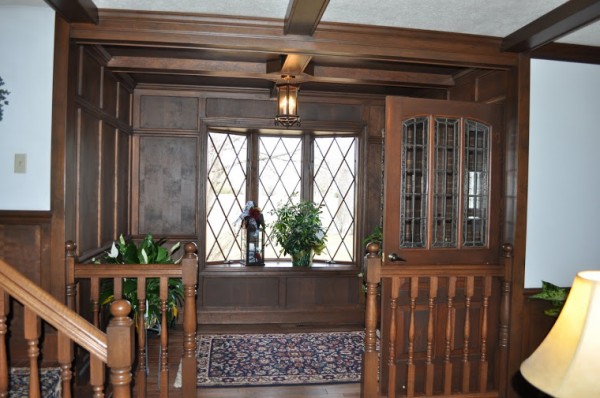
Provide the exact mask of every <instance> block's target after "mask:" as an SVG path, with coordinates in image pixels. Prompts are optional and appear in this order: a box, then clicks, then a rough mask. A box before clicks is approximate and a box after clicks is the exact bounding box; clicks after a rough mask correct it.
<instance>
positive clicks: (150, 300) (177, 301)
mask: <svg viewBox="0 0 600 398" xmlns="http://www.w3.org/2000/svg"><path fill="white" fill-rule="evenodd" d="M164 243H165V240H164V239H160V240H157V241H155V240H154V239H153V237H152V235H151V234H148V235H146V237H145V238H144V239H143V240H142V241H141V242H140V243H139V245H136V244H135V243H134V242H133V241H128V242H127V241H125V238H123V235H121V236H120V237H119V240H118V241H117V242H113V244H112V247H111V249H110V251H109V252H105V253H104V255H103V256H102V257H100V258H99V259H94V262H95V263H96V264H176V263H178V262H179V260H177V261H175V260H173V258H172V255H173V254H174V253H175V252H176V251H177V250H178V249H179V247H180V243H179V242H178V243H176V244H175V245H174V246H173V247H172V248H171V249H170V250H167V249H166V248H164V247H163V246H162V245H163V244H164ZM168 283H169V286H168V295H167V322H168V324H169V325H170V324H172V322H173V321H174V320H175V319H176V318H177V315H178V313H179V309H178V308H179V306H181V304H182V303H183V298H184V290H183V282H182V281H181V279H177V278H169V281H168ZM123 298H124V299H126V300H128V301H129V302H130V303H131V307H132V310H133V313H134V317H135V318H136V324H137V316H138V298H137V278H123ZM113 300H114V289H113V281H112V279H105V280H103V281H102V285H101V291H100V305H102V306H107V305H109V304H110V303H111V302H112V301H113ZM146 301H147V303H146V313H145V314H144V321H145V325H146V328H147V329H154V330H158V331H159V332H160V319H161V300H160V281H159V279H158V278H148V279H147V280H146Z"/></svg>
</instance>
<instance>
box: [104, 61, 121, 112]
mask: <svg viewBox="0 0 600 398" xmlns="http://www.w3.org/2000/svg"><path fill="white" fill-rule="evenodd" d="M103 72H104V74H103V80H102V109H103V110H104V112H106V113H107V114H108V115H109V116H112V117H117V93H118V90H119V85H118V81H117V79H116V78H115V77H114V76H113V74H112V73H110V72H109V71H108V70H107V69H103Z"/></svg>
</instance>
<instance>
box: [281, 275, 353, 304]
mask: <svg viewBox="0 0 600 398" xmlns="http://www.w3.org/2000/svg"><path fill="white" fill-rule="evenodd" d="M285 291H286V308H290V309H314V308H319V307H328V306H348V305H353V304H358V297H359V296H358V294H357V293H358V291H357V278H356V276H354V275H353V276H336V277H335V278H324V277H318V276H315V277H311V276H304V277H289V278H287V279H286V290H285Z"/></svg>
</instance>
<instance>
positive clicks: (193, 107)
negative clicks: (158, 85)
mask: <svg viewBox="0 0 600 398" xmlns="http://www.w3.org/2000/svg"><path fill="white" fill-rule="evenodd" d="M140 115H141V117H140V127H141V128H146V129H165V130H197V129H198V99H197V98H193V97H161V96H149V95H148V96H146V95H144V96H142V97H141V99H140Z"/></svg>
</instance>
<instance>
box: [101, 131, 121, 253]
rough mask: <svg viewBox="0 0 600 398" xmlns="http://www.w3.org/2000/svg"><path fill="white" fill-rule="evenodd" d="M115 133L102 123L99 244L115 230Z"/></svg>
mask: <svg viewBox="0 0 600 398" xmlns="http://www.w3.org/2000/svg"><path fill="white" fill-rule="evenodd" d="M116 134H117V132H116V131H115V128H114V127H112V126H111V125H109V124H106V123H104V124H103V125H102V136H101V138H102V139H101V148H100V151H101V156H100V158H101V162H102V168H101V169H100V195H99V205H100V207H99V209H100V239H99V241H100V244H103V243H105V242H110V241H112V240H113V239H114V237H115V235H116V234H117V231H115V228H116V227H115V222H116V220H115V214H116V211H117V209H116V202H115V195H116V178H117V175H116V174H115V173H116V168H115V166H116V157H117V153H116V148H115V144H116Z"/></svg>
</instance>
